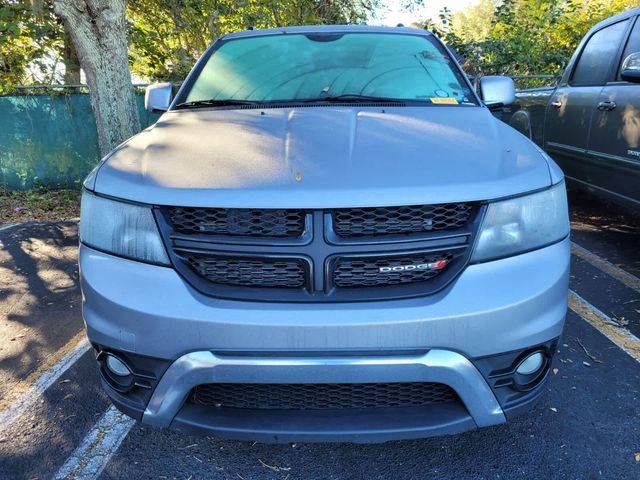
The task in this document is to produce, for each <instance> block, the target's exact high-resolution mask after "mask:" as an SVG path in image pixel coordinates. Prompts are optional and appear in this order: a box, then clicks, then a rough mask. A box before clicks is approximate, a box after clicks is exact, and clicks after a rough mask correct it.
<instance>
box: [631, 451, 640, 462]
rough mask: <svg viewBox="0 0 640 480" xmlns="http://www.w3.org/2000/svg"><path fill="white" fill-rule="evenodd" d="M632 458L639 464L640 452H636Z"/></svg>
mask: <svg viewBox="0 0 640 480" xmlns="http://www.w3.org/2000/svg"><path fill="white" fill-rule="evenodd" d="M633 457H634V458H635V459H636V462H638V463H640V452H636V453H635V455H634V456H633Z"/></svg>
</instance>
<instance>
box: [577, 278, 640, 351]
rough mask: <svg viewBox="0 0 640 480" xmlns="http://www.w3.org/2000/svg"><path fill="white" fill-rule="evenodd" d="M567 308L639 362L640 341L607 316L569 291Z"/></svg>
mask: <svg viewBox="0 0 640 480" xmlns="http://www.w3.org/2000/svg"><path fill="white" fill-rule="evenodd" d="M569 308H570V309H571V310H573V311H574V312H576V313H577V314H578V315H580V317H582V318H583V319H584V320H586V321H587V322H588V323H590V324H591V325H592V326H593V327H595V328H596V329H598V330H599V331H600V333H602V334H603V335H604V336H605V337H607V338H608V339H609V340H611V341H612V342H613V343H615V344H616V345H617V346H618V347H620V348H621V349H622V350H624V351H625V352H626V353H627V354H628V355H630V356H631V357H633V358H634V359H635V360H636V361H637V362H640V339H638V337H636V336H635V335H633V334H632V333H631V332H629V330H627V329H626V328H622V327H620V326H619V325H617V324H616V323H615V322H614V321H613V320H611V318H610V317H609V316H607V315H606V314H604V313H603V312H602V311H600V310H599V309H597V308H596V307H594V306H593V305H591V304H590V303H589V302H587V301H586V300H585V299H584V298H582V297H581V296H580V295H578V294H577V293H576V292H574V291H573V290H570V291H569Z"/></svg>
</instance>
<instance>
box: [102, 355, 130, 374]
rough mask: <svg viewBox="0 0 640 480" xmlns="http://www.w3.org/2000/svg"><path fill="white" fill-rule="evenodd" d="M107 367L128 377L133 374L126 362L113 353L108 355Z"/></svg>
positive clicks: (114, 372) (112, 371)
mask: <svg viewBox="0 0 640 480" xmlns="http://www.w3.org/2000/svg"><path fill="white" fill-rule="evenodd" d="M106 363H107V368H108V369H109V371H110V372H111V373H113V374H114V375H117V376H119V377H128V376H129V375H131V370H129V367H127V366H126V365H125V363H124V362H123V361H122V360H120V359H119V358H118V357H114V356H113V355H107V362H106Z"/></svg>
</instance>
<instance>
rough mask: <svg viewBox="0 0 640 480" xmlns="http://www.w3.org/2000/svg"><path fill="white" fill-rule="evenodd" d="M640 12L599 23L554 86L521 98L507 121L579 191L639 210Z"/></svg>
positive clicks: (520, 96) (523, 92) (526, 94)
mask: <svg viewBox="0 0 640 480" xmlns="http://www.w3.org/2000/svg"><path fill="white" fill-rule="evenodd" d="M639 16H640V8H636V9H634V10H630V11H628V12H626V13H623V14H621V15H617V16H615V17H611V18H608V19H607V20H605V21H603V22H601V23H599V24H597V25H596V26H595V27H593V28H592V29H591V30H590V31H589V33H587V35H586V36H585V38H584V39H583V40H582V42H581V43H580V45H579V46H578V49H577V50H576V51H575V53H574V54H573V57H572V58H571V61H570V62H569V66H568V67H567V69H566V71H565V72H564V75H563V76H562V79H561V80H560V83H559V84H558V85H557V86H556V87H555V88H538V89H531V90H523V91H520V92H518V93H517V95H516V98H517V102H516V107H515V109H516V111H515V113H513V115H512V116H510V118H508V119H506V121H507V122H508V123H509V124H510V125H511V126H512V127H514V128H516V129H517V130H519V131H520V132H521V133H523V134H525V135H526V136H528V137H529V138H531V139H533V140H534V141H535V142H536V143H537V144H538V145H539V146H540V147H542V148H543V149H544V150H545V151H546V152H547V153H548V154H549V155H551V156H552V157H553V159H554V160H555V161H556V162H558V164H560V166H561V167H562V169H563V170H564V173H565V175H566V177H567V178H568V179H569V180H570V181H572V183H573V184H575V185H577V186H578V187H584V188H587V189H589V190H592V191H594V192H595V193H598V194H600V195H602V196H605V197H607V198H608V199H610V200H612V201H615V202H616V203H621V204H625V205H627V206H631V207H632V208H634V209H637V208H638V207H640V18H639Z"/></svg>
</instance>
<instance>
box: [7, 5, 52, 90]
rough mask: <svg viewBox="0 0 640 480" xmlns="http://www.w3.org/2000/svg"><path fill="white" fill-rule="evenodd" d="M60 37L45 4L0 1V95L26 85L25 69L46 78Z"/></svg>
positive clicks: (27, 73) (26, 74)
mask: <svg viewBox="0 0 640 480" xmlns="http://www.w3.org/2000/svg"><path fill="white" fill-rule="evenodd" d="M62 36H63V33H62V27H61V25H60V24H59V22H58V20H57V19H56V18H55V17H54V15H53V12H52V10H51V5H50V3H49V2H48V1H44V0H40V1H30V0H0V94H1V93H6V92H7V91H9V90H11V88H12V86H13V85H15V84H17V83H25V82H27V81H28V78H29V72H28V70H27V66H31V70H33V71H38V72H40V73H42V74H44V75H45V76H48V75H49V74H50V72H51V71H52V67H53V63H52V59H53V58H54V57H55V56H56V55H58V54H59V52H60V51H61V49H62V48H63V41H62ZM41 80H44V81H46V80H47V78H43V79H41Z"/></svg>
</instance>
